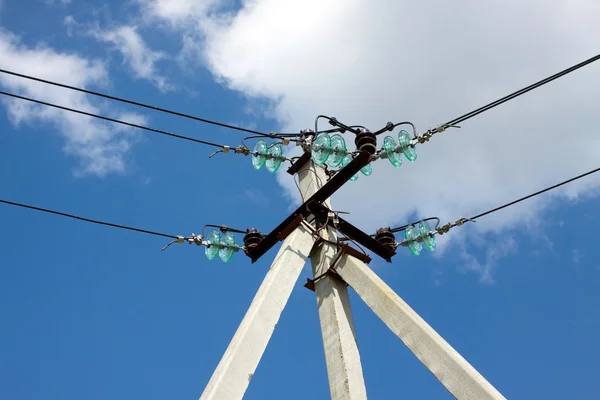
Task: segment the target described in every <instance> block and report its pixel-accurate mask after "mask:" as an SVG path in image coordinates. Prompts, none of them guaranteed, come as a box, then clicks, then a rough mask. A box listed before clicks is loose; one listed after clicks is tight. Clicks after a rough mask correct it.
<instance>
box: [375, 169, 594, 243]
mask: <svg viewBox="0 0 600 400" xmlns="http://www.w3.org/2000/svg"><path fill="white" fill-rule="evenodd" d="M596 172H600V168H596V169H593V170H591V171H588V172H586V173H583V174H581V175H577V176H575V177H573V178H570V179H567V180H566V181H562V182H560V183H557V184H556V185H552V186H550V187H547V188H545V189H542V190H539V191H537V192H535V193H531V194H529V195H527V196H525V197H521V198H520V199H517V200H513V201H511V202H509V203H506V204H503V205H501V206H499V207H496V208H492V209H491V210H488V211H485V212H482V213H481V214H477V215H475V216H473V217H471V218H459V219H458V220H457V221H456V222H454V223H448V224H446V225H444V226H442V227H440V228H439V229H438V228H437V226H436V230H438V231H441V232H442V233H446V232H448V230H450V228H453V227H455V226H460V225H462V224H464V223H465V222H467V221H475V220H477V219H479V218H481V217H485V216H486V215H489V214H492V213H495V212H497V211H500V210H502V209H505V208H507V207H510V206H513V205H515V204H517V203H520V202H522V201H525V200H528V199H530V198H532V197H535V196H539V195H540V194H543V193H546V192H549V191H550V190H553V189H556V188H558V187H560V186H563V185H566V184H567V183H571V182H574V181H576V180H578V179H581V178H585V177H586V176H588V175H592V174H594V173H596ZM429 220H438V224H439V219H438V218H435V217H432V218H426V219H424V220H422V221H429ZM419 222H420V221H419ZM414 224H415V223H414V222H411V223H410V224H406V225H402V226H399V227H396V228H391V232H393V233H395V232H400V231H403V230H405V229H406V228H407V227H408V226H410V225H414ZM371 236H375V235H371Z"/></svg>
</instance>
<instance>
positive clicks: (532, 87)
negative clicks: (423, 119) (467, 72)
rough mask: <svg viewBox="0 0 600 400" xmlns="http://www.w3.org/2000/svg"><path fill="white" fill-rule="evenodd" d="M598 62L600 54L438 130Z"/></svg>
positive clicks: (450, 122)
mask: <svg viewBox="0 0 600 400" xmlns="http://www.w3.org/2000/svg"><path fill="white" fill-rule="evenodd" d="M598 60H600V54H598V55H596V56H594V57H592V58H589V59H587V60H585V61H582V62H580V63H579V64H576V65H574V66H572V67H570V68H567V69H565V70H563V71H560V72H558V73H556V74H554V75H552V76H549V77H547V78H545V79H542V80H541V81H539V82H536V83H534V84H532V85H529V86H527V87H525V88H523V89H521V90H517V91H516V92H514V93H511V94H509V95H507V96H504V97H502V98H501V99H498V100H496V101H493V102H491V103H489V104H486V105H485V106H483V107H479V108H478V109H476V110H473V111H471V112H469V113H467V114H464V115H462V116H460V117H458V118H455V119H453V120H451V121H448V122H446V123H445V124H442V125H440V128H438V129H442V130H443V129H446V128H450V127H452V126H455V125H457V124H460V123H461V122H464V121H466V120H468V119H470V118H473V117H474V116H476V115H479V114H481V113H482V112H485V111H487V110H490V109H492V108H494V107H496V106H499V105H500V104H502V103H505V102H507V101H509V100H512V99H514V98H516V97H519V96H521V95H522V94H525V93H527V92H529V91H531V90H533V89H536V88H538V87H540V86H543V85H545V84H547V83H549V82H552V81H553V80H556V79H558V78H560V77H562V76H565V75H567V74H569V73H571V72H573V71H576V70H578V69H580V68H582V67H585V66H586V65H588V64H591V63H593V62H595V61H598Z"/></svg>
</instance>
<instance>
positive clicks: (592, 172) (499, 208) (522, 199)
mask: <svg viewBox="0 0 600 400" xmlns="http://www.w3.org/2000/svg"><path fill="white" fill-rule="evenodd" d="M598 171H600V168H596V169H593V170H591V171H588V172H586V173H583V174H581V175H577V176H575V177H573V178H570V179H567V180H566V181H562V182H560V183H557V184H556V185H552V186H550V187H547V188H545V189H542V190H539V191H537V192H535V193H531V194H529V195H527V196H525V197H521V198H520V199H517V200H513V201H511V202H510V203H506V204H503V205H501V206H499V207H496V208H492V209H491V210H488V211H485V212H482V213H481V214H477V215H475V216H473V217H471V218H469V219H470V220H477V219H479V218H481V217H485V216H486V215H489V214H492V213H495V212H497V211H500V210H502V209H504V208H507V207H510V206H512V205H515V204H517V203H520V202H522V201H525V200H528V199H530V198H532V197H535V196H539V195H540V194H542V193H546V192H548V191H550V190H553V189H556V188H558V187H560V186H563V185H566V184H567V183H571V182H573V181H576V180H578V179H581V178H585V177H586V176H588V175H592V174H594V173H596V172H598Z"/></svg>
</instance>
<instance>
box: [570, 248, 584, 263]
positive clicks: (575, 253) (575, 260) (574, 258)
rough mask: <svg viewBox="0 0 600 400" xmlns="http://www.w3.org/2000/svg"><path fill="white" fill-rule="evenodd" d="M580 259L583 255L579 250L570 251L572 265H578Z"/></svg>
mask: <svg viewBox="0 0 600 400" xmlns="http://www.w3.org/2000/svg"><path fill="white" fill-rule="evenodd" d="M582 258H583V254H582V253H581V251H580V250H579V249H573V250H572V251H571V261H573V264H579V263H580V262H581V259H582Z"/></svg>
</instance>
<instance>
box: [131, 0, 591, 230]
mask: <svg viewBox="0 0 600 400" xmlns="http://www.w3.org/2000/svg"><path fill="white" fill-rule="evenodd" d="M143 2H144V4H145V5H146V6H147V9H148V10H151V11H149V12H151V13H152V15H153V16H154V18H162V19H163V20H164V21H166V22H169V23H171V26H172V27H173V28H174V29H179V30H180V33H181V37H182V43H183V50H184V51H185V52H186V54H187V55H188V57H189V56H193V55H195V56H196V57H197V58H198V60H200V61H201V62H203V63H204V64H205V65H206V66H208V68H209V69H210V71H211V72H212V73H213V75H214V77H215V79H216V80H217V81H219V82H222V83H223V84H225V85H226V86H227V87H229V88H230V89H232V90H235V91H239V92H241V93H243V94H244V95H246V96H248V97H249V98H250V99H252V98H254V99H257V100H259V101H261V102H262V101H264V100H265V99H267V100H268V101H272V102H273V104H274V105H273V107H272V110H271V111H272V114H273V116H275V117H276V118H277V119H278V120H279V121H280V122H281V125H282V129H285V130H299V129H303V128H308V127H311V125H312V124H313V122H312V121H314V118H315V116H316V115H319V114H327V115H331V116H336V117H337V118H338V119H339V120H341V121H344V122H347V123H349V124H355V123H360V124H363V125H366V126H368V127H371V128H372V129H378V128H379V127H382V126H384V125H385V123H386V122H387V121H390V120H391V121H403V120H410V121H412V122H414V123H415V124H416V125H417V127H418V129H419V130H420V131H424V130H426V129H427V128H429V127H434V126H436V125H438V124H439V123H443V122H446V121H449V120H451V119H453V118H455V117H457V116H459V115H461V114H463V113H466V112H469V111H471V110H473V109H475V108H478V107H479V106H481V105H483V104H486V103H488V102H490V101H493V100H496V99H497V98H499V97H501V96H504V95H506V94H508V93H510V92H512V91H514V90H517V89H520V88H522V87H524V86H527V85H529V84H530V83H532V82H535V81H537V80H540V79H542V78H544V77H546V76H549V75H551V74H553V73H555V72H557V71H559V70H561V69H564V68H567V67H569V66H571V65H573V64H575V63H577V62H579V61H581V60H584V59H586V58H588V57H591V56H593V55H595V54H596V53H597V45H596V43H595V39H594V38H597V37H599V36H600V26H598V25H597V24H595V22H594V17H595V16H596V15H598V14H599V13H600V3H598V2H596V1H593V0H557V1H555V2H553V3H552V4H553V6H552V7H548V6H547V2H545V1H544V0H532V1H527V2H523V1H520V0H508V1H504V2H492V3H489V2H485V3H482V2H478V1H475V0H458V1H454V2H446V1H441V0H437V1H434V0H431V1H423V2H413V1H408V0H398V1H394V0H350V1H343V0H329V1H317V0H288V1H285V2H282V1H277V0H252V1H250V0H247V1H243V2H242V6H241V8H240V9H238V10H232V9H227V8H226V7H227V5H228V4H230V3H229V2H225V1H223V2H218V3H217V2H215V1H191V0H188V1H185V0H179V1H177V2H173V3H171V2H166V1H164V0H143ZM169 4H170V5H169ZM182 21H186V23H181V22H182ZM190 21H194V23H192V22H190ZM190 38H192V39H195V38H201V40H192V39H190ZM599 73H600V63H597V64H592V65H591V66H588V67H585V68H584V69H582V70H580V71H577V72H575V73H573V74H572V75H569V76H567V77H564V78H561V79H559V80H558V81H555V82H553V83H551V84H549V85H547V86H545V87H543V88H540V89H537V90H536V91H534V92H531V93H529V94H527V95H524V96H523V97H520V98H519V99H516V100H513V101H511V102H509V103H506V104H504V105H502V106H500V107H497V108H495V109H494V110H492V111H489V112H486V113H484V114H481V115H480V116H477V117H476V118H473V119H472V120H469V121H467V122H465V123H463V124H462V129H450V130H448V131H446V132H444V133H442V134H439V135H437V136H436V137H434V138H433V139H432V140H431V141H430V142H429V143H426V144H423V145H420V146H418V147H417V151H418V153H419V155H418V159H417V160H416V162H414V163H409V162H406V160H405V162H404V165H403V166H402V167H401V168H400V169H394V168H392V167H391V165H389V163H388V162H387V161H385V160H381V161H378V162H376V163H375V164H374V165H373V170H374V171H373V175H372V176H371V177H368V178H367V177H363V176H361V177H360V178H359V179H358V181H357V182H354V183H349V184H347V185H346V186H345V187H344V188H343V189H342V190H341V191H340V192H339V193H338V194H336V195H335V196H334V199H333V202H334V206H335V208H336V209H343V210H348V211H351V212H352V215H351V216H350V217H349V219H350V220H351V221H352V222H354V223H356V224H358V225H359V226H361V227H363V228H364V229H366V230H374V229H375V228H377V227H379V226H382V225H386V224H392V225H393V224H401V223H402V222H404V221H406V220H410V219H414V218H415V216H419V217H427V216H439V217H440V218H442V221H447V220H455V219H456V218H458V217H459V216H465V217H468V216H472V215H474V214H477V213H479V212H481V211H485V210H487V209H490V208H493V207H495V206H497V205H500V204H503V203H505V202H508V201H511V200H513V199H515V198H518V197H521V196H524V195H526V194H529V193H531V192H533V191H535V190H538V189H541V188H544V187H546V186H549V185H551V184H554V183H556V182H558V181H561V180H564V179H566V178H569V177H571V176H574V175H577V174H580V173H582V172H585V171H587V170H590V169H592V168H595V167H597V166H598V165H597V160H598V159H599V156H600V136H598V134H597V132H596V131H595V127H596V126H597V125H598V122H599V117H598V113H597V110H596V108H597V104H598V98H599V96H600V80H598V79H597V76H598V74H599ZM394 134H397V131H396V132H395V133H394ZM382 136H384V135H382ZM346 139H347V140H348V141H349V142H351V141H352V139H351V137H350V135H348V134H347V135H346ZM381 139H383V137H381ZM278 177H279V182H280V183H281V185H282V187H283V188H284V190H285V191H286V192H287V193H289V194H291V195H292V196H294V197H295V198H297V194H296V191H297V189H296V188H295V186H294V183H293V182H292V178H291V177H289V176H287V175H286V174H284V173H282V174H280V175H279V176H278ZM599 186H600V179H599V178H598V177H588V178H586V179H585V180H582V181H579V182H577V183H574V184H571V185H570V186H568V187H567V188H563V189H559V190H557V191H555V192H553V193H552V194H549V195H544V197H540V198H535V199H532V200H528V201H527V202H524V203H520V204H519V205H516V206H513V207H510V208H508V209H505V210H502V211H501V212H498V213H496V214H492V215H490V216H487V217H485V219H482V220H481V221H480V222H479V223H477V224H476V225H475V228H474V229H471V230H470V231H469V232H473V234H472V235H481V234H483V233H486V232H495V233H498V232H501V231H503V230H505V229H510V228H515V227H521V228H523V227H527V226H528V225H527V224H533V225H535V224H536V223H538V222H539V218H540V215H542V213H543V212H544V211H545V210H548V207H549V206H550V205H552V204H553V203H554V202H555V201H556V200H557V199H559V198H570V199H573V198H577V196H579V195H581V194H585V193H595V190H597V188H598V187H599ZM367 193H368V194H369V195H368V196H366V195H365V194H367ZM457 229H458V228H457ZM449 236H452V234H451V235H449Z"/></svg>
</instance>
